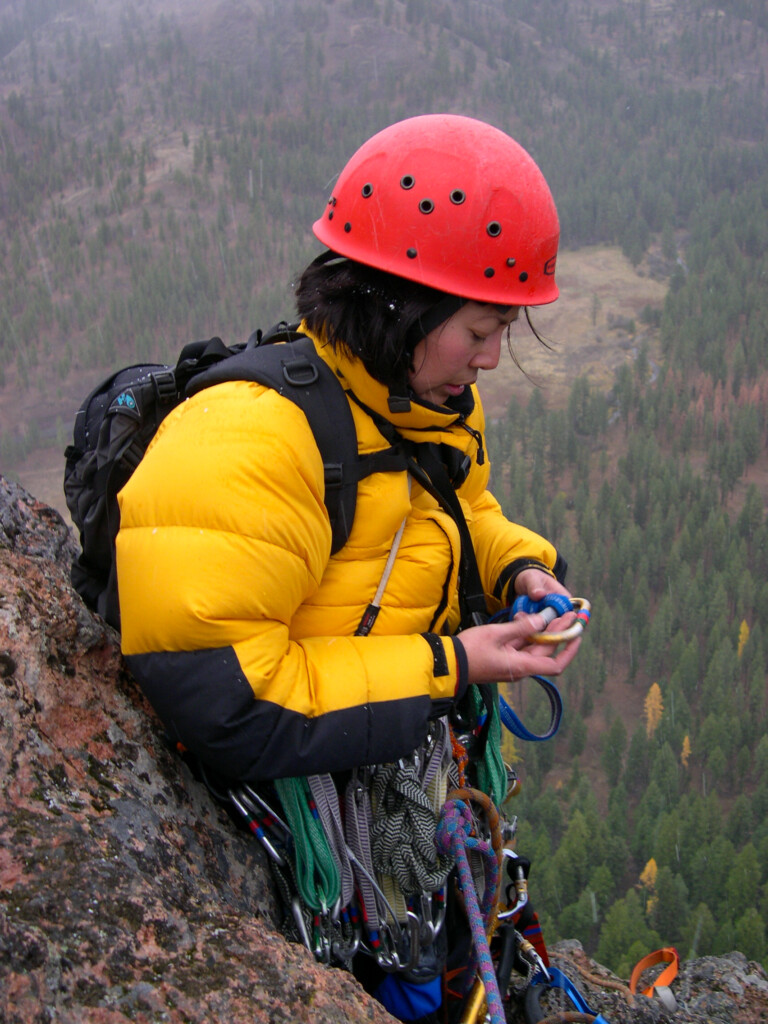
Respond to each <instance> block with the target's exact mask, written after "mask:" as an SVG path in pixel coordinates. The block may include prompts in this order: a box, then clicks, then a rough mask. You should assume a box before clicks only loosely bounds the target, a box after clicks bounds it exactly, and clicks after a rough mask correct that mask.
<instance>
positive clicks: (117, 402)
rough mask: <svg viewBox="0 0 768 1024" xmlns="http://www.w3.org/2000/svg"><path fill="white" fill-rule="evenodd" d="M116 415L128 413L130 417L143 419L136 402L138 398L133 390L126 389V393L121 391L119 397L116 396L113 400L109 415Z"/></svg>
mask: <svg viewBox="0 0 768 1024" xmlns="http://www.w3.org/2000/svg"><path fill="white" fill-rule="evenodd" d="M115 413H126V414H127V415H128V416H133V417H134V418H135V419H137V420H140V419H141V413H140V412H139V406H138V402H137V401H136V396H135V395H134V393H133V390H132V389H131V388H126V389H125V390H124V391H121V392H120V394H119V395H115V397H114V398H113V399H112V404H111V405H110V407H109V410H108V414H115Z"/></svg>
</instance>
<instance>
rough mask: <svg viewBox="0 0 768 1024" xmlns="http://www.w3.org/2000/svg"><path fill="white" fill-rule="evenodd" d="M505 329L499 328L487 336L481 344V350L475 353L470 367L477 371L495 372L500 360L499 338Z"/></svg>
mask: <svg viewBox="0 0 768 1024" xmlns="http://www.w3.org/2000/svg"><path fill="white" fill-rule="evenodd" d="M505 330H506V328H504V327H501V328H499V330H498V331H494V332H493V334H489V335H488V337H487V338H486V339H485V341H484V342H483V345H482V348H480V350H479V351H478V352H476V353H475V355H474V357H473V359H472V365H473V366H474V367H476V368H477V369H478V370H495V369H496V367H497V366H498V365H499V359H500V358H501V336H502V334H503V333H504V331H505Z"/></svg>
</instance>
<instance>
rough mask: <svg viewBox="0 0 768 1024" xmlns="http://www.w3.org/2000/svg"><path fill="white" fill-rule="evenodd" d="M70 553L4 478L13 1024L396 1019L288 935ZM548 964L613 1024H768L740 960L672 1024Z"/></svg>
mask: <svg viewBox="0 0 768 1024" xmlns="http://www.w3.org/2000/svg"><path fill="white" fill-rule="evenodd" d="M74 551H75V544H74V541H73V538H72V536H71V533H70V531H69V530H68V529H67V527H66V525H65V523H64V522H63V520H62V519H61V517H60V516H59V514H58V513H57V512H55V511H53V510H52V509H50V508H48V507H47V506H45V505H42V504H41V503H40V502H37V501H35V499H34V498H31V497H30V496H29V495H28V494H27V493H26V492H24V491H23V490H22V489H21V488H19V487H17V486H15V485H13V484H11V483H9V482H8V481H6V480H4V479H3V478H2V477H0V1022H3V1024H5V1022H8V1024H26V1022H32V1021H34V1022H36V1024H38V1022H46V1021H56V1022H60V1024H75V1022H82V1021H87V1022H92V1024H102V1022H103V1024H118V1022H123V1021H133V1022H139V1024H149V1022H155V1021H167V1022H170V1024H181V1022H185V1024H212V1022H219V1021H220V1022H227V1024H239V1022H246V1021H248V1022H249V1024H251V1022H254V1021H256V1022H261V1021H269V1022H270V1024H272V1022H280V1021H286V1022H287V1021H291V1022H301V1021H307V1022H309V1021H312V1022H313V1024H344V1022H352V1024H356V1022H358V1021H360V1022H362V1021H367V1022H369V1024H384V1022H386V1021H392V1019H393V1018H391V1017H390V1016H389V1014H387V1013H386V1012H385V1011H384V1010H383V1009H382V1008H381V1007H380V1006H379V1004H378V1003H376V1002H374V1001H373V1000H371V999H369V998H368V997H367V996H366V995H365V994H364V993H363V991H362V989H361V988H360V987H359V986H358V985H357V983H356V982H355V981H354V980H353V979H352V978H351V977H350V976H349V975H348V974H346V973H345V972H343V971H340V970H329V969H324V968H322V967H320V966H318V965H317V964H316V963H315V961H314V958H313V957H312V956H311V955H310V954H309V953H307V952H306V951H305V950H304V949H303V948H302V947H300V946H297V945H293V944H290V943H288V942H286V941H285V940H284V939H283V938H282V937H281V935H280V934H279V932H278V931H277V928H276V922H277V920H278V918H279V909H278V905H277V903H276V900H275V896H274V893H273V890H272V887H271V883H270V876H269V872H268V868H267V865H266V863H265V860H264V855H263V852H262V849H261V847H260V846H259V845H258V844H257V843H255V842H254V841H253V840H252V839H250V837H249V836H248V835H247V834H245V833H243V832H242V831H241V830H240V829H238V828H237V827H236V826H235V825H234V823H233V822H232V821H231V819H230V818H229V816H228V815H227V814H226V813H225V812H224V811H223V810H222V809H221V808H220V807H219V806H218V805H217V804H216V803H215V802H214V801H213V800H212V799H211V798H210V797H209V795H208V793H207V791H206V790H205V789H204V788H203V787H202V786H201V784H200V783H198V782H197V781H195V779H194V778H193V777H192V775H191V773H190V772H189V771H188V769H187V768H186V766H185V765H184V763H183V762H182V761H181V760H180V759H179V758H178V757H177V756H176V755H174V754H172V753H171V752H170V751H168V750H167V748H166V746H165V744H164V741H163V733H162V729H161V727H160V726H159V724H158V723H157V721H156V719H155V718H154V716H153V714H152V711H151V709H150V708H149V706H148V705H147V704H146V702H145V701H144V699H143V697H142V695H141V693H140V692H139V691H138V689H137V688H136V686H135V685H134V683H133V682H132V680H131V679H130V677H129V676H128V674H127V673H126V672H125V669H124V667H123V664H122V662H121V659H120V653H119V644H118V640H117V636H116V635H115V633H114V632H113V631H112V630H111V629H110V628H109V627H108V626H106V625H105V624H104V623H103V622H102V621H101V620H100V619H99V618H98V617H96V616H94V615H92V614H91V613H90V612H89V611H88V610H87V609H86V608H85V607H84V606H83V604H82V602H81V601H80V599H79V598H78V596H77V595H76V594H75V593H74V591H73V590H72V588H71V586H70V585H69V564H70V561H71V558H72V556H73V554H74ZM552 953H553V957H554V959H555V962H556V963H557V964H558V965H559V966H562V967H563V969H564V970H566V972H567V973H569V975H570V976H571V977H572V978H573V979H574V981H575V982H576V983H577V985H578V987H579V988H580V989H581V990H582V992H583V993H584V995H585V997H586V998H587V1001H588V1002H589V1004H590V1005H591V1006H592V1007H593V1008H595V1009H596V1010H599V1011H600V1012H602V1013H603V1014H605V1015H606V1018H607V1020H609V1021H610V1022H611V1024H651V1022H653V1024H656V1022H659V1021H670V1022H673V1024H705V1022H710V1021H712V1022H716V1024H753V1022H757V1021H768V981H767V980H766V976H765V972H764V971H763V970H762V968H761V967H760V966H759V965H757V964H754V963H747V961H746V959H745V958H744V957H743V956H741V954H738V953H734V954H732V955H731V956H729V957H724V958H719V959H715V958H709V957H705V958H702V959H699V960H694V961H690V962H688V963H685V964H683V966H682V970H681V974H680V976H679V978H678V980H677V981H676V982H675V984H674V986H673V991H674V992H675V995H676V997H677V1000H678V1007H679V1008H678V1010H677V1012H675V1013H669V1012H668V1011H666V1010H664V1008H663V1006H662V1005H661V1004H660V1003H659V1001H658V1000H649V999H645V998H644V997H639V998H638V999H637V1000H636V1001H635V1003H634V1005H633V1006H630V1004H629V1003H628V1001H627V999H626V993H625V992H622V991H621V989H622V985H621V982H620V980H619V979H617V978H615V977H614V976H613V975H611V974H610V973H609V972H607V971H606V970H605V969H604V968H601V967H599V965H597V964H595V963H594V962H593V961H591V960H589V958H588V957H586V956H585V954H584V952H583V950H582V949H581V947H580V946H579V944H578V943H575V942H573V943H563V944H560V945H559V946H558V947H555V949H554V950H553V951H552ZM565 1008H566V1009H570V1008H571V1007H565ZM510 1019H511V1020H512V1019H514V1020H518V1019H520V1020H522V1017H521V1016H520V1015H519V1013H518V1012H517V1011H514V1012H513V1013H512V1016H511V1018H510ZM584 1019H586V1018H584Z"/></svg>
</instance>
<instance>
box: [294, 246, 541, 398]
mask: <svg viewBox="0 0 768 1024" xmlns="http://www.w3.org/2000/svg"><path fill="white" fill-rule="evenodd" d="M295 294H296V309H297V312H298V314H299V316H300V317H301V319H302V320H305V321H306V323H307V326H308V327H309V329H310V330H311V331H312V332H313V333H314V334H319V335H323V336H325V338H326V339H327V340H328V342H329V343H330V344H331V345H332V346H333V347H334V349H336V348H342V349H343V350H344V351H346V352H347V354H349V355H351V356H354V357H357V358H358V359H360V360H361V362H362V363H363V365H364V366H365V368H366V370H367V371H368V373H370V375H371V376H372V377H374V378H375V379H376V380H378V381H380V382H381V383H382V384H384V385H386V386H387V387H388V388H389V389H390V391H393V392H397V393H400V394H405V393H406V392H407V387H408V371H409V370H412V369H413V366H412V359H413V351H414V349H415V348H416V346H417V345H418V343H419V342H420V341H421V339H422V338H423V337H425V335H427V334H429V332H430V331H431V330H433V329H434V328H435V327H437V326H438V325H439V324H441V323H444V322H445V321H446V320H447V319H448V318H449V317H450V316H452V315H453V314H454V313H455V312H457V311H458V310H459V309H460V308H461V306H462V305H463V304H464V302H465V301H466V300H464V299H461V298H459V297H457V296H454V295H449V294H447V293H446V292H441V291H438V289H436V288H429V287H427V285H424V284H419V282H418V281H409V280H408V279H407V278H404V277H397V276H396V275H395V274H388V273H387V272H386V271H384V270H378V269H377V268H376V267H369V266H366V265H365V264H364V263H357V262H356V261H355V260H350V259H347V258H346V257H344V256H339V255H338V254H337V253H334V252H331V251H330V250H329V251H327V252H325V253H322V254H321V255H320V256H318V257H317V258H316V259H315V260H313V261H312V263H310V265H309V266H308V267H307V269H306V270H305V271H304V273H303V274H302V275H301V278H300V279H299V283H298V285H297V286H296V292H295ZM523 308H524V312H525V318H526V320H527V321H528V326H529V328H530V329H531V332H532V333H533V335H534V337H535V338H536V339H537V340H538V341H539V342H540V344H542V345H543V346H544V347H545V348H551V346H550V345H549V344H548V342H547V341H546V340H545V339H544V338H543V337H542V336H541V335H540V334H539V332H538V331H537V330H536V328H535V327H534V325H533V323H532V321H531V314H530V310H529V309H528V307H527V306H525V307H523ZM507 347H508V349H509V352H510V355H511V356H512V359H513V360H514V363H515V365H516V366H517V367H518V369H519V370H521V371H522V372H523V373H524V374H525V376H526V377H528V374H527V373H526V372H525V370H524V369H523V367H522V366H521V365H520V363H519V362H518V358H517V355H516V353H515V351H514V349H513V347H512V344H511V342H510V340H509V338H508V339H507ZM528 379H529V380H530V379H531V378H530V377H529V378H528ZM532 383H535V382H534V381H532Z"/></svg>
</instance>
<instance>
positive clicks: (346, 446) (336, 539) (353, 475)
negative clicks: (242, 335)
mask: <svg viewBox="0 0 768 1024" xmlns="http://www.w3.org/2000/svg"><path fill="white" fill-rule="evenodd" d="M294 337H296V340H291V341H290V343H289V344H264V343H262V344H259V345H251V344H249V345H248V346H247V347H246V348H244V349H243V350H242V351H241V352H238V353H236V354H235V355H233V356H230V357H229V358H228V359H223V360H222V361H221V362H219V363H216V364H215V365H214V366H212V367H210V368H209V369H207V370H205V371H203V372H202V373H200V374H198V375H197V376H196V377H195V378H194V379H193V380H192V381H191V382H190V384H189V385H188V386H187V389H186V394H187V395H193V394H196V393H197V392H199V391H202V390H203V389H204V388H208V387H212V386H213V385H214V384H222V383H224V382H225V381H231V380H247V381H253V382H255V383H258V384H264V385H265V386H267V387H270V388H274V390H275V391H277V392H279V393H280V394H281V395H283V396H284V397H285V398H289V399H290V400H291V401H292V402H294V403H295V404H296V405H298V406H299V408H300V409H301V410H302V412H303V413H304V415H305V416H306V417H307V420H308V422H309V425H310V427H311V428H312V433H313V434H314V437H315V441H316V443H317V447H318V449H319V451H320V456H321V458H322V460H323V467H324V471H325V505H326V508H327V509H328V515H329V517H330V520H331V528H332V540H331V553H335V552H336V551H338V550H339V549H340V548H342V547H343V546H344V544H346V542H347V538H348V537H349V532H350V530H351V528H352V522H353V520H354V516H355V504H356V502H357V484H358V481H359V480H360V479H362V477H363V476H365V475H366V474H367V473H368V472H371V471H372V470H371V469H368V468H365V469H363V464H362V463H361V460H360V459H359V457H358V453H357V432H356V430H355V424H354V420H353V418H352V411H351V409H350V407H349V402H348V400H347V397H346V395H345V393H344V389H343V388H342V386H341V384H340V382H339V380H338V379H337V377H336V375H335V374H334V372H333V370H332V369H331V368H330V367H329V366H328V364H327V363H326V362H325V361H324V360H323V359H321V358H320V356H319V355H318V354H317V352H316V351H315V346H314V345H313V344H312V341H311V340H310V339H309V338H307V337H305V336H303V335H301V336H295V335H294Z"/></svg>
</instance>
